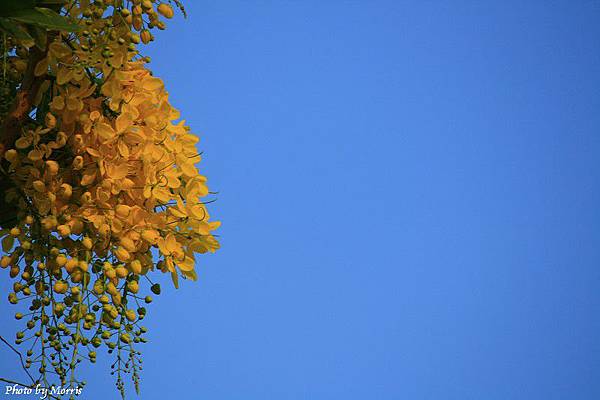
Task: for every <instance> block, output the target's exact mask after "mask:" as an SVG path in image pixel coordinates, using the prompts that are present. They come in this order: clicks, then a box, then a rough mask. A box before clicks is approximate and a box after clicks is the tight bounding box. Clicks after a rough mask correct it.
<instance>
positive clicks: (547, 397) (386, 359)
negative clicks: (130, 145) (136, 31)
mask: <svg viewBox="0 0 600 400" xmlns="http://www.w3.org/2000/svg"><path fill="white" fill-rule="evenodd" d="M187 7H188V11H189V14H190V17H189V19H188V20H187V21H186V22H185V23H184V22H183V21H182V20H179V19H178V20H176V21H175V22H173V23H171V24H170V26H169V29H168V30H167V31H165V32H164V33H163V34H160V35H157V38H158V41H157V43H156V44H155V45H153V46H152V48H151V50H150V52H149V53H150V55H151V56H152V57H153V63H152V67H153V69H154V71H155V73H156V74H157V75H159V76H161V77H162V78H164V79H165V81H166V82H167V87H168V89H169V91H170V93H171V100H172V102H173V103H174V104H175V105H176V106H177V107H179V108H180V110H181V111H182V114H183V115H184V116H185V118H186V119H187V121H188V123H189V124H190V125H191V126H192V127H193V130H194V131H195V132H196V133H198V134H199V135H200V136H201V142H200V145H199V147H200V149H201V150H202V151H204V152H205V157H204V161H203V163H202V170H203V172H204V173H206V174H207V176H208V177H209V182H210V184H211V189H213V190H218V191H219V192H220V194H219V200H218V202H217V203H216V204H213V205H212V213H213V215H214V216H215V217H216V218H218V219H221V220H222V221H223V227H222V229H221V230H220V234H221V235H222V238H221V241H222V249H221V251H220V252H219V253H218V254H217V255H215V256H210V257H205V258H201V259H200V261H199V262H198V265H197V269H198V271H199V276H200V280H199V282H197V283H190V282H185V283H184V284H183V287H182V288H180V289H179V290H177V291H175V290H174V289H169V288H168V287H169V284H168V283H169V280H168V279H163V280H162V282H164V283H163V287H165V290H164V292H165V295H162V296H161V297H160V298H158V299H157V300H156V301H155V302H154V303H153V304H152V307H150V309H149V314H148V318H147V320H146V321H147V325H148V327H149V328H150V336H149V338H150V340H151V343H150V344H148V345H146V346H145V347H143V348H142V351H143V352H144V357H145V363H146V368H145V370H144V372H143V375H142V395H141V398H142V399H144V400H153V399H161V400H162V399H167V398H168V399H210V400H221V399H223V400H238V399H248V400H250V399H256V400H265V399H286V400H287V399H289V400H300V399H303V400H304V399H310V400H331V399H343V400H350V399H357V400H365V399H378V400H379V399H381V400H392V399H394V400H395V399H411V400H412V399H432V400H438V399H444V400H446V399H456V400H465V399H473V400H479V399H485V400H492V399H498V400H507V399H510V400H513V399H515V400H516V399H519V400H520V399H522V400H538V399H539V400H551V399H561V400H562V399H575V400H588V399H589V400H595V399H598V398H600V379H598V373H599V371H600V163H599V159H600V113H599V112H598V110H599V109H600V40H599V38H600V3H598V2H596V1H585V0H580V1H553V2H547V1H486V2H479V1H446V2H424V1H410V2H409V1H366V0H365V1H336V0H332V1H223V0H219V1H199V0H193V1H191V0H189V1H187ZM161 278H162V277H161ZM164 278H167V277H166V276H165V277H164ZM2 282H3V283H2V285H3V287H4V286H6V285H7V278H3V279H2ZM1 307H2V310H9V306H8V305H7V303H6V301H3V303H2V306H1ZM10 310H12V308H10ZM3 314H10V313H8V312H3ZM7 319H10V316H9V317H6V316H5V315H3V316H2V319H1V320H0V322H1V323H2V326H3V328H1V329H2V330H3V331H10V332H12V331H13V328H11V326H14V325H13V323H12V322H10V325H9V326H6V324H7V322H6V321H7ZM11 357H12V356H10V353H7V352H6V351H5V350H2V352H1V353H0V359H1V360H0V370H4V371H6V370H7V369H8V368H14V365H15V364H14V360H13V359H12V358H11ZM101 358H105V357H104V354H99V359H101ZM100 364H101V365H105V366H106V363H102V362H101V363H100ZM16 374H18V373H16ZM89 381H90V384H89V386H88V387H87V388H86V391H85V396H83V397H82V398H85V399H107V398H116V397H117V392H116V391H114V386H113V383H112V377H110V376H109V375H108V371H107V370H106V369H95V370H94V372H93V373H91V376H89ZM130 393H133V392H132V390H131V389H130ZM131 397H132V398H135V397H134V396H133V395H132V396H131Z"/></svg>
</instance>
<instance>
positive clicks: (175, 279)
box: [11, 236, 179, 289]
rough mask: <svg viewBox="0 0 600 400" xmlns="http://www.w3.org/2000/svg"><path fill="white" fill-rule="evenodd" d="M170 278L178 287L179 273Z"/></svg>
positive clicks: (172, 274)
mask: <svg viewBox="0 0 600 400" xmlns="http://www.w3.org/2000/svg"><path fill="white" fill-rule="evenodd" d="M11 237H12V236H11ZM171 280H172V281H173V285H174V286H175V289H179V275H177V272H176V271H173V272H171Z"/></svg>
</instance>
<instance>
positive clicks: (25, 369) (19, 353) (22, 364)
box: [0, 335, 35, 386]
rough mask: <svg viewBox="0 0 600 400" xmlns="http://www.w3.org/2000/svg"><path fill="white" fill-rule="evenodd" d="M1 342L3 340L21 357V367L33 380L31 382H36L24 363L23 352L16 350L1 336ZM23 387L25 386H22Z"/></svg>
mask: <svg viewBox="0 0 600 400" xmlns="http://www.w3.org/2000/svg"><path fill="white" fill-rule="evenodd" d="M0 340H2V341H3V342H4V343H5V344H6V345H7V346H8V347H10V348H11V350H12V351H14V352H15V353H17V355H18V356H19V360H21V367H23V370H24V371H25V372H26V373H27V376H29V379H31V382H35V379H33V376H31V374H30V373H29V371H28V370H27V368H25V363H24V362H23V355H22V354H21V352H19V350H17V349H15V348H14V347H13V345H12V344H10V343H8V342H7V341H6V339H4V338H3V337H2V336H1V335H0ZM21 386H23V385H21Z"/></svg>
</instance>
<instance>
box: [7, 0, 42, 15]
mask: <svg viewBox="0 0 600 400" xmlns="http://www.w3.org/2000/svg"><path fill="white" fill-rule="evenodd" d="M33 7H35V1H34V0H1V1H0V16H2V17H8V16H12V14H13V13H14V12H16V11H21V10H27V9H29V10H31V9H33Z"/></svg>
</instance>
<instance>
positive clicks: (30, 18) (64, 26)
mask: <svg viewBox="0 0 600 400" xmlns="http://www.w3.org/2000/svg"><path fill="white" fill-rule="evenodd" d="M10 18H11V19H13V20H15V21H19V22H23V23H25V24H33V25H36V26H39V27H41V28H46V29H52V30H59V31H69V32H73V31H76V30H79V25H77V24H72V23H71V22H69V20H68V19H67V18H66V17H63V16H62V15H60V14H59V13H57V12H56V11H53V10H51V9H49V8H43V7H36V8H34V9H28V10H19V11H15V12H14V13H12V14H11V15H10Z"/></svg>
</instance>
